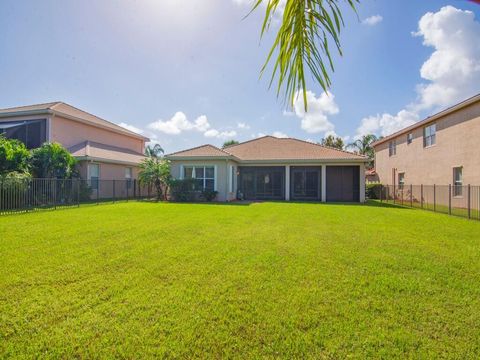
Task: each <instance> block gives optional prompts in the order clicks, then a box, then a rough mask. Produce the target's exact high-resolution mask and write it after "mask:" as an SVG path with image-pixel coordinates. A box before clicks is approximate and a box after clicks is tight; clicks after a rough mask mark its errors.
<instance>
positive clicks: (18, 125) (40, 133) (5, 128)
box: [0, 119, 47, 149]
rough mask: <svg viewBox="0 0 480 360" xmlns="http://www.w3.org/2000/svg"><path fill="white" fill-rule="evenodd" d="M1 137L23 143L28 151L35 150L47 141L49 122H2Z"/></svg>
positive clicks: (0, 127)
mask: <svg viewBox="0 0 480 360" xmlns="http://www.w3.org/2000/svg"><path fill="white" fill-rule="evenodd" d="M0 135H4V136H5V137H6V138H7V139H16V140H19V141H21V142H23V143H24V144H25V146H26V147H27V149H35V148H38V147H40V146H41V145H42V144H43V143H44V142H46V141H47V122H46V120H45V119H42V120H28V121H9V122H0Z"/></svg>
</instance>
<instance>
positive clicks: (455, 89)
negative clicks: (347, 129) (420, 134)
mask: <svg viewBox="0 0 480 360" xmlns="http://www.w3.org/2000/svg"><path fill="white" fill-rule="evenodd" d="M413 35H414V36H418V37H423V45H425V46H429V47H433V48H434V51H433V53H432V54H431V56H430V57H429V58H428V60H426V61H425V62H424V63H423V65H422V67H421V69H420V75H421V77H422V78H423V79H424V80H426V81H427V82H425V83H421V84H418V85H417V87H416V91H417V100H416V101H415V102H413V103H411V104H409V105H408V106H406V108H405V109H404V110H401V111H399V112H398V113H397V114H396V115H391V114H382V115H379V114H377V115H375V116H369V117H366V118H363V119H362V120H361V124H360V126H359V127H358V129H357V133H356V135H355V137H356V138H358V137H359V136H361V135H365V134H371V133H374V134H377V135H378V134H379V135H383V136H385V135H390V134H391V133H393V132H395V131H398V130H400V129H402V128H404V127H406V126H409V125H412V124H413V123H415V122H417V121H418V120H419V119H420V115H419V114H420V112H422V111H425V110H432V109H434V110H437V109H439V108H445V107H447V106H450V105H453V104H454V103H456V102H459V101H462V100H464V99H466V98H468V97H470V96H472V95H474V94H476V93H477V92H478V91H479V89H480V85H479V84H480V41H478V37H479V35H480V23H479V22H478V21H475V15H474V13H473V12H471V11H466V10H460V9H457V8H455V7H453V6H445V7H442V8H441V9H440V10H439V11H438V12H436V13H432V12H428V13H426V14H425V15H423V16H422V18H421V19H420V21H419V23H418V31H417V32H415V33H413Z"/></svg>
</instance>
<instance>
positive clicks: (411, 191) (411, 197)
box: [410, 184, 413, 207]
mask: <svg viewBox="0 0 480 360" xmlns="http://www.w3.org/2000/svg"><path fill="white" fill-rule="evenodd" d="M410 207H413V185H412V184H410Z"/></svg>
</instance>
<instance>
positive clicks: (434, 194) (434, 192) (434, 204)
mask: <svg viewBox="0 0 480 360" xmlns="http://www.w3.org/2000/svg"><path fill="white" fill-rule="evenodd" d="M436 190H437V188H436V186H435V184H433V211H437V191H436Z"/></svg>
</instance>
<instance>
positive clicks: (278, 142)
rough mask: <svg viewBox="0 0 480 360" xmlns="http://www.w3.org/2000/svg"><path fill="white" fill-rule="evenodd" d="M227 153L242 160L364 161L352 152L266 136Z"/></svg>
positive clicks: (232, 147) (230, 147) (233, 148)
mask: <svg viewBox="0 0 480 360" xmlns="http://www.w3.org/2000/svg"><path fill="white" fill-rule="evenodd" d="M225 151H227V152H228V153H230V154H232V155H233V156H235V157H237V158H239V159H241V160H250V161H253V160H347V159H351V160H364V159H365V157H364V156H361V155H357V154H354V153H352V152H348V151H343V150H338V149H334V148H330V147H327V146H323V145H319V144H314V143H311V142H308V141H303V140H299V139H294V138H276V137H274V136H264V137H261V138H257V139H254V140H250V141H246V142H243V143H240V144H235V145H231V146H229V147H227V148H225Z"/></svg>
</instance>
